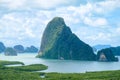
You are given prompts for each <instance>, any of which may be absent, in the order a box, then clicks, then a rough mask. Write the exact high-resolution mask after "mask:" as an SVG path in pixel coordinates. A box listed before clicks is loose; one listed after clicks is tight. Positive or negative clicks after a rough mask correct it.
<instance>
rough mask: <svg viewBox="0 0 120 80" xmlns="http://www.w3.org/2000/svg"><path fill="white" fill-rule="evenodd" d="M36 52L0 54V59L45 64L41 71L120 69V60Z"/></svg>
mask: <svg viewBox="0 0 120 80" xmlns="http://www.w3.org/2000/svg"><path fill="white" fill-rule="evenodd" d="M36 55H37V53H34V54H30V53H26V54H18V56H4V55H3V54H0V60H8V61H21V62H24V63H25V64H26V65H29V64H45V65H47V66H48V69H47V70H45V71H43V72H61V73H84V72H86V71H87V72H88V71H106V70H120V62H97V61H76V60H50V59H40V58H35V56H36Z"/></svg>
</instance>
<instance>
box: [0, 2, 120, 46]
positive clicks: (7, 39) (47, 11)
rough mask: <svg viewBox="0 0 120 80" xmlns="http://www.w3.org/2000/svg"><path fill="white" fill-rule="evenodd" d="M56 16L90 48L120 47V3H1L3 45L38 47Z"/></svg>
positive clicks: (0, 37)
mask: <svg viewBox="0 0 120 80" xmlns="http://www.w3.org/2000/svg"><path fill="white" fill-rule="evenodd" d="M57 16H58V17H63V18H64V21H65V23H66V25H67V26H69V27H70V28H71V30H72V32H73V33H75V34H76V35H77V36H78V37H79V38H80V40H82V41H84V42H86V43H87V44H89V45H91V46H93V45H97V44H110V45H112V46H120V0H0V42H3V43H4V44H5V45H6V46H14V45H17V44H22V45H24V46H30V45H34V46H37V47H39V46H40V42H41V37H42V34H43V31H44V29H45V27H46V25H47V23H48V22H49V21H50V20H52V19H53V18H54V17H57Z"/></svg>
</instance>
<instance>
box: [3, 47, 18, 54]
mask: <svg viewBox="0 0 120 80" xmlns="http://www.w3.org/2000/svg"><path fill="white" fill-rule="evenodd" d="M5 55H6V56H16V55H17V52H16V51H15V50H14V49H13V48H12V47H7V48H6V49H5Z"/></svg>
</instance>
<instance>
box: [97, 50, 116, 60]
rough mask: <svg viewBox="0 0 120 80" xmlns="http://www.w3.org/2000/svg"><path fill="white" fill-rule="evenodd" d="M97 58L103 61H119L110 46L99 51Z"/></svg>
mask: <svg viewBox="0 0 120 80" xmlns="http://www.w3.org/2000/svg"><path fill="white" fill-rule="evenodd" d="M97 60H98V61H102V62H110V61H118V58H117V57H115V55H114V54H113V52H112V50H111V49H110V48H106V49H102V50H100V51H98V53H97Z"/></svg>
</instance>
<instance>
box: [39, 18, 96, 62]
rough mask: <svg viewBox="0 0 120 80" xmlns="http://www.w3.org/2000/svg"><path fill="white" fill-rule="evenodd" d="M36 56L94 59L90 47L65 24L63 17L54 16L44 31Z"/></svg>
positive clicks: (94, 56)
mask: <svg viewBox="0 0 120 80" xmlns="http://www.w3.org/2000/svg"><path fill="white" fill-rule="evenodd" d="M37 57H42V58H49V59H72V60H96V55H95V54H94V53H93V50H92V48H91V47H90V46H89V45H87V44H86V43H84V42H83V41H81V40H80V39H79V38H78V37H77V36H76V35H75V34H73V33H72V32H71V30H70V28H69V27H67V26H66V24H65V22H64V20H63V18H60V17H55V18H54V19H53V20H52V21H50V22H49V23H48V25H47V27H46V29H45V31H44V34H43V37H42V42H41V48H40V53H39V55H38V56H37Z"/></svg>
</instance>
